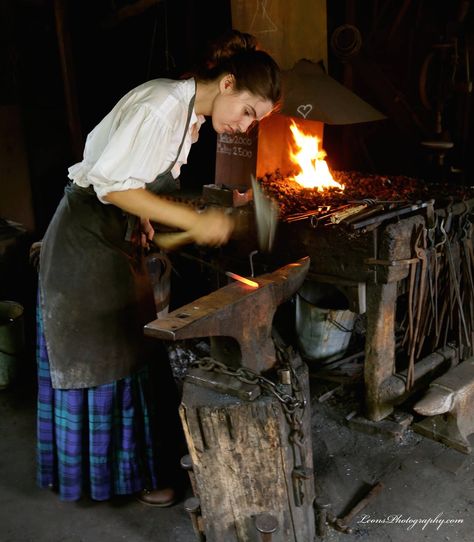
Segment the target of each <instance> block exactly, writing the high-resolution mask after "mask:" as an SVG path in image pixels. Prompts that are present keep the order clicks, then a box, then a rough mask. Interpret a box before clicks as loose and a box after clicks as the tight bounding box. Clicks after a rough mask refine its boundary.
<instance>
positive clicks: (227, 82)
mask: <svg viewBox="0 0 474 542" xmlns="http://www.w3.org/2000/svg"><path fill="white" fill-rule="evenodd" d="M234 83H235V77H234V76H233V75H232V74H231V73H228V74H226V75H224V76H223V77H222V79H221V80H220V83H219V88H220V90H221V92H229V91H232V90H233V89H234Z"/></svg>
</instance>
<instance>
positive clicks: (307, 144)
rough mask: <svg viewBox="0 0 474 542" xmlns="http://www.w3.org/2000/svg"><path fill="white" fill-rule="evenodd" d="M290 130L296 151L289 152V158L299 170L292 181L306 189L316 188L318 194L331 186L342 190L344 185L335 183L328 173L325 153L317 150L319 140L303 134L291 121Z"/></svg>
mask: <svg viewBox="0 0 474 542" xmlns="http://www.w3.org/2000/svg"><path fill="white" fill-rule="evenodd" d="M290 130H291V132H292V134H293V138H294V141H295V147H296V148H297V149H298V150H297V151H296V152H293V151H292V150H290V158H291V160H292V161H293V162H294V163H295V164H296V165H298V166H299V168H300V170H301V171H300V173H298V175H296V176H295V177H293V180H294V181H296V182H297V183H299V184H300V185H301V186H304V187H306V188H317V189H318V190H319V192H323V191H324V189H325V188H328V187H331V186H334V187H336V188H339V189H341V190H344V185H342V184H339V183H338V182H337V181H335V180H334V179H333V177H332V175H331V173H330V172H329V168H328V165H327V163H326V160H325V157H326V152H325V151H324V150H323V149H321V150H319V144H320V140H319V138H318V137H317V136H314V135H310V134H305V133H303V132H302V131H301V130H299V129H298V126H297V125H296V123H295V121H292V123H291V126H290Z"/></svg>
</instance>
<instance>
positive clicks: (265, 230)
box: [153, 175, 278, 252]
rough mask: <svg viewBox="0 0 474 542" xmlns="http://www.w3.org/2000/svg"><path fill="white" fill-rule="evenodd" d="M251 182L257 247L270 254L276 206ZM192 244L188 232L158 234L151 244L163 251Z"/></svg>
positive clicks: (253, 179)
mask: <svg viewBox="0 0 474 542" xmlns="http://www.w3.org/2000/svg"><path fill="white" fill-rule="evenodd" d="M251 180H252V193H253V202H254V211H255V223H256V225H257V234H258V243H259V247H260V250H262V251H265V252H270V251H271V249H272V247H273V241H274V238H275V231H276V226H277V222H278V204H277V203H276V202H275V201H274V200H273V199H271V198H270V197H268V196H266V195H265V194H264V193H263V190H262V188H261V186H260V184H259V183H258V181H257V180H256V178H255V177H254V176H253V175H252V177H251ZM192 242H193V238H192V236H191V234H190V232H189V231H180V232H171V233H163V232H160V233H155V235H154V236H153V243H154V244H155V245H157V246H158V247H159V248H161V249H163V250H176V249H177V248H179V247H181V246H184V245H187V244H189V243H192Z"/></svg>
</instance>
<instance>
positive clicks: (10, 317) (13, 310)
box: [0, 301, 25, 389]
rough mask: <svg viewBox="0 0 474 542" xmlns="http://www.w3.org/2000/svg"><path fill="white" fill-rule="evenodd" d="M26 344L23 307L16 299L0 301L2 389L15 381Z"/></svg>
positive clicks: (0, 384)
mask: <svg viewBox="0 0 474 542" xmlns="http://www.w3.org/2000/svg"><path fill="white" fill-rule="evenodd" d="M24 345H25V333H24V323H23V307H22V306H21V305H20V304H19V303H15V302H14V301H0V389H5V388H7V387H8V386H9V385H10V384H11V383H12V382H13V381H14V379H15V376H16V374H17V370H18V363H19V360H20V358H21V356H22V355H23V353H24Z"/></svg>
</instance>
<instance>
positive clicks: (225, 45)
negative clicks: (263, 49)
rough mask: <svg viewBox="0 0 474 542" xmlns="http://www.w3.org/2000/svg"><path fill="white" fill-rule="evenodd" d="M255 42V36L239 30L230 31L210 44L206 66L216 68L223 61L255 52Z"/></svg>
mask: <svg viewBox="0 0 474 542" xmlns="http://www.w3.org/2000/svg"><path fill="white" fill-rule="evenodd" d="M256 49H257V40H256V38H255V36H252V35H251V34H248V33H247V32H240V31H239V30H231V31H230V32H228V33H227V34H224V35H223V36H221V37H220V38H219V39H217V40H216V41H214V42H213V43H211V45H210V55H209V58H208V66H217V65H218V64H219V63H220V62H222V61H223V60H225V59H228V58H231V57H233V56H234V55H236V54H239V53H242V52H244V51H255V50H256Z"/></svg>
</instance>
